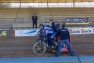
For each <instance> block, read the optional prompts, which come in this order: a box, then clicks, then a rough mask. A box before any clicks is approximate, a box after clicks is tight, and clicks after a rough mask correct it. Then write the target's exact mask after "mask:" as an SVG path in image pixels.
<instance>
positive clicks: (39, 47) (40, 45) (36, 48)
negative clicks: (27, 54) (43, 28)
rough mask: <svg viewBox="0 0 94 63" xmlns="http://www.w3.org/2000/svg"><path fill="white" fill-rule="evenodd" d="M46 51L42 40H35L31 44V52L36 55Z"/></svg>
mask: <svg viewBox="0 0 94 63" xmlns="http://www.w3.org/2000/svg"><path fill="white" fill-rule="evenodd" d="M45 51H46V46H45V45H44V44H43V43H42V42H37V43H35V44H34V46H33V52H34V53H35V54H36V55H42V54H44V53H45Z"/></svg>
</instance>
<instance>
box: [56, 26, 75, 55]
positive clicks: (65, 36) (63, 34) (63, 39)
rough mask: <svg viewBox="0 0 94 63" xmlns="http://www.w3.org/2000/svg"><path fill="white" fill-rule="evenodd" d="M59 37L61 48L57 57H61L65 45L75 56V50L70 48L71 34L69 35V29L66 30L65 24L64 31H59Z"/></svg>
mask: <svg viewBox="0 0 94 63" xmlns="http://www.w3.org/2000/svg"><path fill="white" fill-rule="evenodd" d="M59 35H60V42H59V47H58V50H57V52H56V54H55V56H59V54H60V51H61V48H62V46H63V44H64V43H65V44H66V45H67V47H68V49H69V51H70V53H71V55H72V56H74V52H73V50H72V48H71V46H70V43H69V40H68V38H69V36H70V34H69V31H68V29H66V28H65V24H63V25H62V29H60V30H59Z"/></svg>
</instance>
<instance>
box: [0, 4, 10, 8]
mask: <svg viewBox="0 0 94 63" xmlns="http://www.w3.org/2000/svg"><path fill="white" fill-rule="evenodd" d="M10 7H11V4H10V3H0V8H10Z"/></svg>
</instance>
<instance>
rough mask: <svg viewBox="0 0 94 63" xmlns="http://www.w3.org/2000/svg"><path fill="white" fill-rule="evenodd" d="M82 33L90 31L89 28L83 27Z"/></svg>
mask: <svg viewBox="0 0 94 63" xmlns="http://www.w3.org/2000/svg"><path fill="white" fill-rule="evenodd" d="M81 33H89V28H81Z"/></svg>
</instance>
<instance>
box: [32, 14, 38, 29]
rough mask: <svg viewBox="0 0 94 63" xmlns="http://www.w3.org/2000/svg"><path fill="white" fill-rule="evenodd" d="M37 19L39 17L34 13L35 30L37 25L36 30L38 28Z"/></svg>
mask: <svg viewBox="0 0 94 63" xmlns="http://www.w3.org/2000/svg"><path fill="white" fill-rule="evenodd" d="M37 19H38V17H37V15H36V13H34V14H33V16H32V21H33V28H34V25H35V26H36V28H37Z"/></svg>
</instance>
